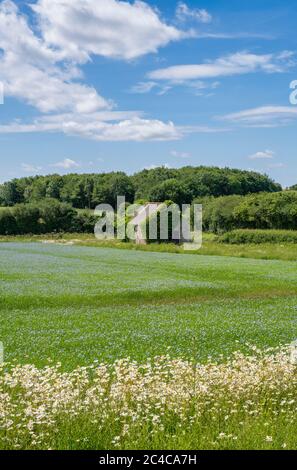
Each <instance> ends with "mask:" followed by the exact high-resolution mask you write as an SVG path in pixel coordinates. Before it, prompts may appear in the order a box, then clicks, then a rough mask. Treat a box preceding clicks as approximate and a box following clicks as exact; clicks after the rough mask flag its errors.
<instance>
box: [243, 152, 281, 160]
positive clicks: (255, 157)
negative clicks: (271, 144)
mask: <svg viewBox="0 0 297 470" xmlns="http://www.w3.org/2000/svg"><path fill="white" fill-rule="evenodd" d="M274 155H275V153H274V152H273V151H272V150H264V151H260V152H256V153H253V154H252V155H249V157H248V158H249V159H251V160H262V159H264V160H265V159H271V158H274Z"/></svg>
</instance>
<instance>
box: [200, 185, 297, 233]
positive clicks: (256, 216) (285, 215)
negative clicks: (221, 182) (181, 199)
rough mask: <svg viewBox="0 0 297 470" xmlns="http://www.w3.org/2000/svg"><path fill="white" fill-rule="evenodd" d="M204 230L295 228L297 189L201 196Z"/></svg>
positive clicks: (219, 231) (296, 220)
mask: <svg viewBox="0 0 297 470" xmlns="http://www.w3.org/2000/svg"><path fill="white" fill-rule="evenodd" d="M194 202H200V203H202V205H203V227H204V230H206V231H210V232H215V233H222V232H229V231H231V230H234V229H239V228H243V229H279V230H297V191H282V192H277V193H260V194H250V195H248V196H236V195H234V196H222V197H218V198H204V199H202V200H201V199H200V201H198V200H195V201H194Z"/></svg>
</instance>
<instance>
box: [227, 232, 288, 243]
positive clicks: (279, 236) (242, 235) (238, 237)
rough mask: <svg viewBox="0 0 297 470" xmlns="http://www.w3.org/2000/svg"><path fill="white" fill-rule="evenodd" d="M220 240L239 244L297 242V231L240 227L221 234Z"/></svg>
mask: <svg viewBox="0 0 297 470" xmlns="http://www.w3.org/2000/svg"><path fill="white" fill-rule="evenodd" d="M218 241H219V242H222V243H230V244H238V245H239V244H247V243H255V244H260V243H297V231H293V230H249V229H239V230H232V231H231V232H227V233H225V234H224V235H221V236H220V237H219V238H218Z"/></svg>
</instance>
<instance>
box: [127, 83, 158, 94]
mask: <svg viewBox="0 0 297 470" xmlns="http://www.w3.org/2000/svg"><path fill="white" fill-rule="evenodd" d="M156 86H157V83H156V82H139V83H137V84H136V85H134V86H133V87H132V88H131V90H130V91H131V93H139V94H142V93H149V92H150V91H151V90H152V89H153V88H155V87H156Z"/></svg>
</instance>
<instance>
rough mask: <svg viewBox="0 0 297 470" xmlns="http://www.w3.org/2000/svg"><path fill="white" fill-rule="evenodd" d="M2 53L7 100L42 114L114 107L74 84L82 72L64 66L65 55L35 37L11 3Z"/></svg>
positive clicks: (3, 9) (3, 15)
mask: <svg viewBox="0 0 297 470" xmlns="http://www.w3.org/2000/svg"><path fill="white" fill-rule="evenodd" d="M1 49H2V51H3V52H2V54H1V55H0V81H2V82H3V86H4V93H5V96H14V97H16V98H19V99H21V100H24V101H25V102H27V103H28V104H30V105H32V106H34V107H36V108H37V109H39V110H40V111H42V112H50V111H59V110H71V111H76V112H90V111H95V110H96V109H101V108H109V107H110V103H108V102H107V101H106V100H105V99H104V98H102V97H101V96H99V95H98V94H97V92H96V90H95V89H94V88H92V87H89V86H87V85H84V84H82V83H79V82H77V81H74V80H77V78H79V76H80V73H79V71H78V70H77V69H76V68H75V67H69V66H68V67H67V66H64V67H62V66H61V64H60V63H59V62H60V60H61V58H62V56H61V53H60V52H59V51H57V50H53V49H51V48H49V47H48V46H47V45H46V44H45V43H44V42H43V41H42V40H41V39H39V38H38V37H37V36H36V35H35V34H34V33H33V31H32V30H31V29H30V27H29V25H28V23H27V21H26V19H25V17H23V16H21V14H20V13H19V10H18V8H17V6H16V5H15V4H14V3H13V2H12V1H10V0H5V1H3V2H1V3H0V50H1ZM58 63H59V65H57V64H58Z"/></svg>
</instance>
